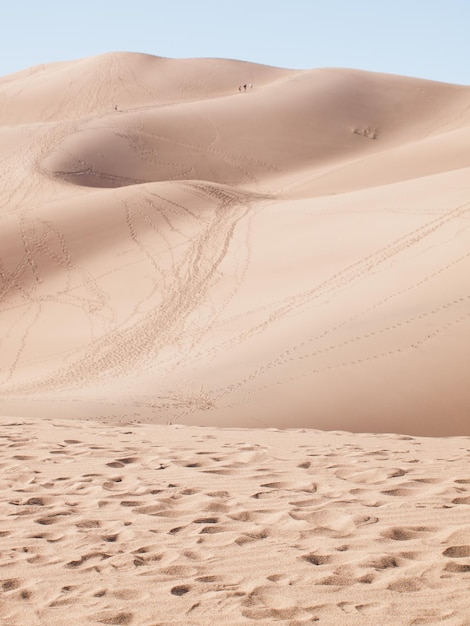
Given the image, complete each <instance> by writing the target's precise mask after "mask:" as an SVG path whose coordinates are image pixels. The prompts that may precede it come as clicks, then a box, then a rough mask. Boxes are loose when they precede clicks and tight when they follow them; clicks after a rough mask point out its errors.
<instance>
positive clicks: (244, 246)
mask: <svg viewBox="0 0 470 626" xmlns="http://www.w3.org/2000/svg"><path fill="white" fill-rule="evenodd" d="M250 83H251V84H252V87H251V88H250V87H248V89H247V90H246V92H245V91H244V90H242V92H240V91H239V86H240V85H243V84H248V85H249V84H250ZM0 96H1V97H0V103H1V105H0V107H1V108H0V116H1V119H2V126H1V127H0V136H1V141H0V145H1V146H2V149H1V150H2V151H1V159H2V161H1V163H2V172H3V177H2V180H3V182H2V188H1V194H2V213H1V217H2V229H1V231H0V237H1V249H2V256H1V268H0V270H1V276H0V278H1V281H2V283H1V310H0V318H1V324H2V328H3V329H5V330H4V333H3V336H2V346H1V351H0V360H1V365H2V367H1V369H2V379H1V390H2V411H4V412H5V413H7V414H10V415H11V414H13V415H25V414H27V415H47V416H50V415H51V411H53V413H54V414H57V415H62V414H63V413H64V411H65V412H66V413H67V414H68V415H70V416H77V417H79V416H83V417H85V416H86V417H90V416H93V417H96V418H107V417H110V416H113V415H120V416H124V417H129V416H132V417H135V418H138V419H142V420H147V421H152V422H157V423H172V422H180V423H182V422H184V423H188V424H201V425H207V424H213V425H221V426H228V425H231V426H240V425H243V426H250V427H256V426H278V427H283V426H291V427H296V426H301V427H313V428H327V429H330V428H342V429H347V430H367V431H374V432H377V431H386V432H405V433H411V434H418V435H448V434H449V435H452V434H453V435H456V434H466V433H467V432H468V410H469V406H470V392H469V391H468V385H467V375H466V372H467V371H468V368H469V365H470V360H469V359H470V356H469V355H470V349H469V348H470V345H469V337H470V334H469V332H468V331H469V322H470V318H469V312H470V309H469V297H470V295H469V294H468V293H467V292H466V284H467V282H468V281H467V276H468V271H469V262H470V261H469V253H468V250H469V231H468V218H469V208H470V195H469V180H470V178H469V171H468V168H469V167H470V159H469V154H470V152H469V150H468V147H469V142H470V134H469V128H470V126H469V124H470V90H469V88H467V87H463V86H457V85H447V84H441V83H433V82H430V81H423V80H418V79H411V78H404V77H399V76H389V75H381V74H371V73H366V72H360V71H356V70H338V69H320V70H312V71H303V72H300V71H293V70H281V69H277V68H271V67H265V66H260V65H255V64H250V63H244V62H237V61H226V60H217V59H200V60H194V59H192V60H191V59H188V60H171V59H163V58H156V57H150V56H147V55H137V54H126V53H118V54H107V55H103V56H100V57H94V58H89V59H84V60H81V61H74V62H70V63H59V64H52V65H46V66H38V67H36V68H32V69H30V70H25V71H23V72H20V73H19V74H14V75H11V76H7V77H5V78H3V79H1V80H0ZM116 107H117V109H118V110H115V108H116ZM444 415H445V416H446V417H445V418H444V417H443V416H444Z"/></svg>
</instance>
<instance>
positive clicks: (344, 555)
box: [0, 418, 470, 626]
mask: <svg viewBox="0 0 470 626" xmlns="http://www.w3.org/2000/svg"><path fill="white" fill-rule="evenodd" d="M0 437H1V442H2V444H1V459H0V462H1V481H0V485H1V498H0V502H1V504H0V510H1V514H0V538H1V544H0V545H1V550H0V553H1V555H0V595H1V602H0V623H1V624H5V625H8V626H24V625H25V624H28V625H31V626H36V625H41V626H42V625H46V624H47V626H65V625H69V624H70V625H74V626H75V625H77V624H96V625H99V624H129V625H139V626H156V625H157V624H158V625H161V626H163V625H165V626H170V625H173V624H199V625H204V626H207V625H212V624H214V625H215V624H266V625H268V624H273V623H278V622H282V623H286V624H291V625H292V626H294V625H297V624H311V623H317V622H318V623H320V624H327V625H336V624H340V625H348V626H349V625H370V626H377V625H382V624H387V625H388V624H393V625H397V626H399V625H407V626H408V625H410V626H411V625H412V624H413V625H415V624H430V625H435V624H445V625H447V626H462V625H465V624H469V623H470V603H469V597H470V596H469V591H470V474H469V462H470V438H469V437H455V438H441V439H438V438H418V437H408V436H403V435H393V434H382V435H367V434H349V433H346V432H339V431H337V432H330V433H325V432H322V431H318V430H301V429H297V430H276V429H265V430H262V429H260V430H258V429H247V430H244V429H220V428H202V427H190V426H160V425H149V424H144V425H143V424H120V425H114V426H112V427H110V426H109V425H106V424H101V423H97V422H92V421H89V422H86V421H82V420H76V421H71V420H58V419H57V420H56V419H45V418H28V419H9V418H4V419H2V421H1V426H0Z"/></svg>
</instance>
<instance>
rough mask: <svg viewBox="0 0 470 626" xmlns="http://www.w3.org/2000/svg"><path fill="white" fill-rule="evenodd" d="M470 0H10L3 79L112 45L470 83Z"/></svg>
mask: <svg viewBox="0 0 470 626" xmlns="http://www.w3.org/2000/svg"><path fill="white" fill-rule="evenodd" d="M469 28H470V0H233V1H232V2H230V1H226V0H225V1H224V0H127V1H125V0H79V1H77V2H70V1H67V0H2V9H1V12H0V51H1V54H0V76H2V75H5V74H9V73H12V72H15V71H18V70H21V69H25V68H27V67H30V66H32V65H39V64H42V63H49V62H52V61H67V60H72V59H79V58H82V57H87V56H92V55H95V54H100V53H103V52H113V51H130V52H145V53H147V54H153V55H156V56H164V57H174V58H181V57H183V58H184V57H186V58H187V57H217V58H230V59H239V60H243V61H253V62H256V63H265V64H267V65H275V66H279V67H287V68H294V69H310V68H315V67H349V68H356V69H363V70H372V71H378V72H387V73H393V74H403V75H407V76H415V77H419V78H429V79H432V80H440V81H445V82H454V83H460V84H467V85H468V84H470V61H469V59H470V35H469Z"/></svg>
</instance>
